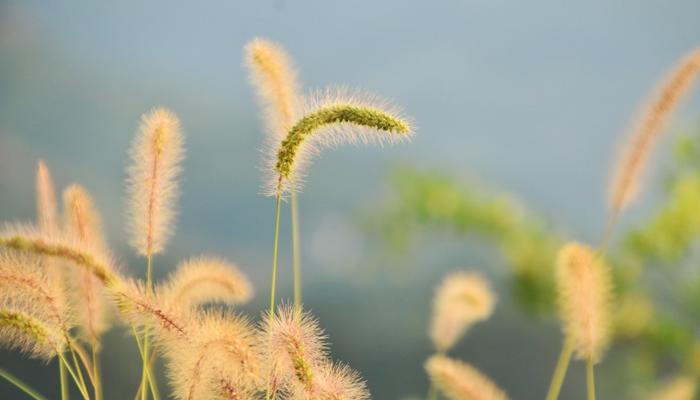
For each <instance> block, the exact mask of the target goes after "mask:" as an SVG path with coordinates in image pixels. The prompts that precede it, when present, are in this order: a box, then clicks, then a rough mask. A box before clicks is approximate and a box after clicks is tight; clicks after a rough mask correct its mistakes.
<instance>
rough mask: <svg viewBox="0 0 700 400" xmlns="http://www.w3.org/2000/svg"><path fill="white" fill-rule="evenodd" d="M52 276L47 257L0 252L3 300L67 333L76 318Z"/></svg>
mask: <svg viewBox="0 0 700 400" xmlns="http://www.w3.org/2000/svg"><path fill="white" fill-rule="evenodd" d="M52 267H53V266H52ZM51 277H52V275H51V274H50V271H49V270H47V265H46V259H45V258H44V257H39V256H35V255H31V254H23V253H21V252H18V251H14V250H2V251H0V303H2V304H5V305H9V306H11V307H12V308H14V309H17V310H21V311H23V312H26V313H27V314H28V315H31V316H33V317H35V318H37V319H39V320H41V321H45V322H46V324H47V325H49V326H50V327H52V329H55V330H57V331H60V332H61V333H62V334H63V335H64V336H67V335H68V334H69V331H70V329H71V328H72V326H73V320H74V319H73V318H72V314H71V309H70V307H68V306H67V304H66V302H65V301H64V299H65V297H66V295H65V293H64V292H65V289H64V287H63V285H60V284H58V283H57V282H56V281H55V280H53V279H51Z"/></svg>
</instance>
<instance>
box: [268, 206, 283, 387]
mask: <svg viewBox="0 0 700 400" xmlns="http://www.w3.org/2000/svg"><path fill="white" fill-rule="evenodd" d="M276 203H277V204H276V206H275V241H274V245H273V248H272V278H271V284H270V286H271V287H270V316H269V318H270V321H269V323H270V324H272V318H274V317H275V288H276V286H277V251H278V248H279V238H280V206H281V205H282V196H281V194H280V192H277V201H276ZM270 385H271V382H270V377H268V382H267V391H266V394H265V399H266V400H270V391H271V387H270Z"/></svg>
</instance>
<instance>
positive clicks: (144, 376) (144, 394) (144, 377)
mask: <svg viewBox="0 0 700 400" xmlns="http://www.w3.org/2000/svg"><path fill="white" fill-rule="evenodd" d="M146 259H147V261H146V297H150V296H151V291H152V288H151V274H152V272H151V269H152V267H153V257H152V256H151V254H150V252H149V254H148V256H147V257H146ZM149 342H150V339H149V332H148V328H145V329H144V333H143V347H142V355H141V358H142V359H143V369H142V370H141V387H142V388H145V387H146V385H147V384H148V383H149V381H150V379H149V377H150V374H149V371H148V370H149V368H148V355H149V348H150V343H149ZM147 399H148V391H147V390H145V389H144V390H141V400H147Z"/></svg>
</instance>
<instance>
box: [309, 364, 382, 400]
mask: <svg viewBox="0 0 700 400" xmlns="http://www.w3.org/2000/svg"><path fill="white" fill-rule="evenodd" d="M316 388H317V389H316V393H318V397H317V398H319V399H322V400H369V399H370V398H371V396H370V393H369V390H368V389H367V385H366V384H365V382H364V381H363V380H362V377H361V376H360V374H359V373H357V371H355V370H353V369H352V368H350V367H348V366H347V365H345V364H341V363H333V364H331V363H326V364H324V365H322V366H321V367H319V368H318V373H317V375H316Z"/></svg>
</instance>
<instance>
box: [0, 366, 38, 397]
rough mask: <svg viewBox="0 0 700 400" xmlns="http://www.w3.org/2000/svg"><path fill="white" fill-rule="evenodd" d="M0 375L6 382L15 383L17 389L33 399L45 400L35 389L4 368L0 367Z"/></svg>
mask: <svg viewBox="0 0 700 400" xmlns="http://www.w3.org/2000/svg"><path fill="white" fill-rule="evenodd" d="M0 377H2V378H5V380H7V381H8V382H10V383H11V384H13V385H15V386H16V387H17V388H18V389H20V390H21V391H23V392H24V393H26V394H27V395H29V397H31V398H32V399H34V400H46V397H44V396H42V395H40V394H39V393H37V391H36V390H34V389H32V388H30V387H29V386H28V385H27V384H26V383H24V382H22V381H21V380H19V378H17V377H16V376H14V375H12V374H10V373H9V372H7V371H5V370H4V369H2V368H0Z"/></svg>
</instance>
